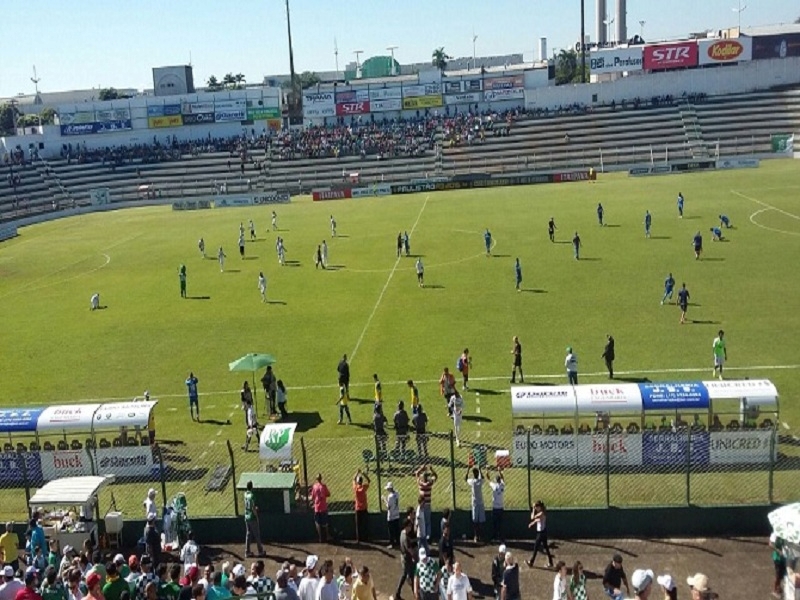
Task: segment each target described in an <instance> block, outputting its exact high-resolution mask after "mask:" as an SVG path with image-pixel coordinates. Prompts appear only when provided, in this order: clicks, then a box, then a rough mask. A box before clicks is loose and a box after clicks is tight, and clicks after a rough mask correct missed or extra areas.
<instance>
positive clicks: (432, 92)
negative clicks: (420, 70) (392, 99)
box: [403, 83, 442, 98]
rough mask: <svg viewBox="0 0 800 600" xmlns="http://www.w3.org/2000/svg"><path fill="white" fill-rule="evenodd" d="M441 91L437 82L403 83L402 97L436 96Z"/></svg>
mask: <svg viewBox="0 0 800 600" xmlns="http://www.w3.org/2000/svg"><path fill="white" fill-rule="evenodd" d="M441 93H442V86H441V85H439V84H438V83H426V84H424V85H404V86H403V98H416V97H419V96H438V95H441Z"/></svg>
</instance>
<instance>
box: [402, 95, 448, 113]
mask: <svg viewBox="0 0 800 600" xmlns="http://www.w3.org/2000/svg"><path fill="white" fill-rule="evenodd" d="M441 105H442V96H441V95H436V96H413V97H411V98H403V109H404V110H414V109H415V108H416V109H420V108H435V107H437V106H441Z"/></svg>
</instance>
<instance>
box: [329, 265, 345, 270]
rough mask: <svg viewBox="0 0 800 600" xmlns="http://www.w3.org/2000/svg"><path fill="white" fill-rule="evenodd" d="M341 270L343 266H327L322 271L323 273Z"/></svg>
mask: <svg viewBox="0 0 800 600" xmlns="http://www.w3.org/2000/svg"><path fill="white" fill-rule="evenodd" d="M341 269H344V265H328V266H327V267H325V269H324V270H325V271H340V270H341Z"/></svg>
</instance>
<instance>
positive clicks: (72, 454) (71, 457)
mask: <svg viewBox="0 0 800 600" xmlns="http://www.w3.org/2000/svg"><path fill="white" fill-rule="evenodd" d="M119 449H120V448H113V449H112V450H119ZM148 450H149V448H148ZM39 458H40V460H41V462H42V478H43V479H44V480H45V481H52V480H53V479H60V478H61V477H80V476H82V475H91V474H92V464H91V461H90V460H89V456H88V455H87V454H86V450H48V451H46V452H40V453H39Z"/></svg>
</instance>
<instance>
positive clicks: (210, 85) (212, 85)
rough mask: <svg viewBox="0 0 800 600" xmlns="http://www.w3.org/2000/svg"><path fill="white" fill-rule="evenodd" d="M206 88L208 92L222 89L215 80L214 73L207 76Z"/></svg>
mask: <svg viewBox="0 0 800 600" xmlns="http://www.w3.org/2000/svg"><path fill="white" fill-rule="evenodd" d="M206 88H207V89H208V91H209V92H216V91H218V90H221V89H222V85H221V84H220V82H219V81H218V80H217V77H216V75H212V76H211V77H209V78H208V81H207V82H206Z"/></svg>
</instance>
